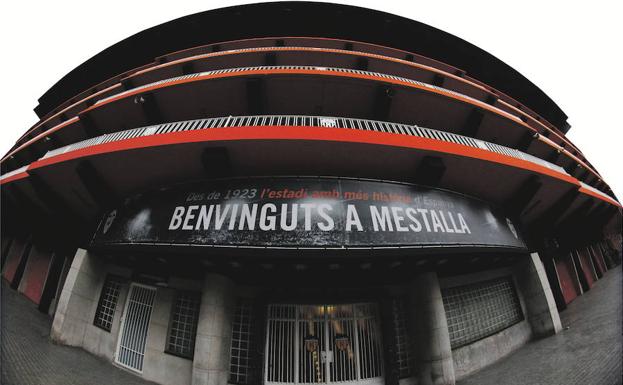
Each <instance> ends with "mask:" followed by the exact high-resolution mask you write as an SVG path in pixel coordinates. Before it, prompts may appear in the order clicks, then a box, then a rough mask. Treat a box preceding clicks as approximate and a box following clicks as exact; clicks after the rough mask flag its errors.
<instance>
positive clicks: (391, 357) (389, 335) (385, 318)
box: [380, 295, 400, 385]
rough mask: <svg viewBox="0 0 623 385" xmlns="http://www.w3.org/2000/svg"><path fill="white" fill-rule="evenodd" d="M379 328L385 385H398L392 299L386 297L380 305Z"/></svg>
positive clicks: (398, 373) (398, 371) (398, 372)
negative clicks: (381, 337) (381, 336)
mask: <svg viewBox="0 0 623 385" xmlns="http://www.w3.org/2000/svg"><path fill="white" fill-rule="evenodd" d="M380 313H381V328H382V333H383V353H384V354H383V357H384V363H385V384H384V385H398V383H399V381H400V369H399V368H398V360H397V359H398V356H397V354H396V353H397V352H396V345H397V344H396V329H395V328H394V322H393V320H394V312H393V308H392V298H391V297H390V296H389V295H388V296H386V297H385V298H383V300H382V301H381V303H380Z"/></svg>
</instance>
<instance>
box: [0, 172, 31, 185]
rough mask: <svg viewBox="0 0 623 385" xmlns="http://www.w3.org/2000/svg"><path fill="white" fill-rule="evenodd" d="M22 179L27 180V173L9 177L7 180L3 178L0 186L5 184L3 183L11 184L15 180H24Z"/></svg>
mask: <svg viewBox="0 0 623 385" xmlns="http://www.w3.org/2000/svg"><path fill="white" fill-rule="evenodd" d="M29 168H30V167H29ZM24 178H28V173H27V172H26V171H24V172H20V173H17V174H15V175H11V176H10V177H8V178H4V179H2V180H0V186H1V185H3V184H5V183H11V182H14V181H16V180H19V179H24Z"/></svg>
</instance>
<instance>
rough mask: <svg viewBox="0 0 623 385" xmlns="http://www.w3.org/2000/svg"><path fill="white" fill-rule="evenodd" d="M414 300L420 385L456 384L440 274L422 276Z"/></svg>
mask: <svg viewBox="0 0 623 385" xmlns="http://www.w3.org/2000/svg"><path fill="white" fill-rule="evenodd" d="M410 300H411V323H412V325H411V326H412V327H411V330H412V335H413V336H414V337H415V338H414V345H415V352H416V364H417V373H416V376H417V379H418V382H417V383H418V385H453V384H454V383H455V375H454V363H453V361H452V349H451V348H450V335H449V334H448V321H447V319H446V312H445V310H444V307H443V300H442V297H441V289H440V287H439V280H438V279H437V273H435V272H428V273H422V274H419V275H418V276H417V277H416V279H415V281H414V282H413V284H412V286H411V293H410Z"/></svg>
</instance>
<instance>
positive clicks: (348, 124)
mask: <svg viewBox="0 0 623 385" xmlns="http://www.w3.org/2000/svg"><path fill="white" fill-rule="evenodd" d="M263 126H282V127H327V128H343V129H354V130H362V131H375V132H384V133H392V134H400V135H408V136H416V137H420V138H427V139H434V140H440V141H444V142H449V143H454V144H459V145H463V146H468V147H472V148H478V149H481V150H486V151H491V152H495V153H498V154H501V155H506V156H510V157H513V158H516V159H521V160H525V161H528V162H531V163H535V164H538V165H540V166H543V167H547V168H549V169H551V170H554V171H556V172H559V173H561V174H566V175H568V174H567V172H566V171H565V170H564V169H563V168H562V167H560V166H557V165H555V164H553V163H550V162H548V161H546V160H543V159H540V158H537V157H535V156H533V155H530V154H526V153H524V152H521V151H519V150H516V149H513V148H509V147H505V146H501V145H498V144H495V143H490V142H485V141H483V140H479V139H474V138H470V137H467V136H463V135H457V134H452V133H449V132H444V131H439V130H433V129H430V128H424V127H418V126H416V125H407V124H399V123H390V122H381V121H376V120H367V119H351V118H337V117H329V116H301V115H252V116H228V117H220V118H210V119H197V120H187V121H181V122H175V123H164V124H157V125H152V126H146V127H139V128H134V129H130V130H125V131H119V132H114V133H110V134H105V135H101V136H97V137H94V138H90V139H87V140H83V141H81V142H77V143H72V144H70V145H67V146H64V147H60V148H57V149H55V150H51V151H48V152H47V153H46V154H45V155H44V156H43V158H42V159H46V158H50V157H53V156H56V155H60V154H64V153H67V152H71V151H76V150H79V149H83V148H86V147H91V146H96V145H99V144H104V143H109V142H116V141H120V140H125V139H132V138H138V137H146V136H151V135H159V134H167V133H172V132H181V131H195V130H207V129H211V128H227V127H250V128H252V127H263Z"/></svg>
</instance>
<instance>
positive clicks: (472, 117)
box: [461, 108, 484, 138]
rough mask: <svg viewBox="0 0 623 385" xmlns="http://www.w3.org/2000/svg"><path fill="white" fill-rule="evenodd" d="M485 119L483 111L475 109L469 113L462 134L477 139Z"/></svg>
mask: <svg viewBox="0 0 623 385" xmlns="http://www.w3.org/2000/svg"><path fill="white" fill-rule="evenodd" d="M483 118H484V114H483V113H482V111H481V110H479V109H478V108H474V109H473V110H472V111H471V112H470V113H469V116H468V117H467V120H465V123H464V124H463V129H462V130H461V134H463V135H465V136H470V137H472V138H474V137H476V134H478V129H479V128H480V124H481V123H482V119H483Z"/></svg>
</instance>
